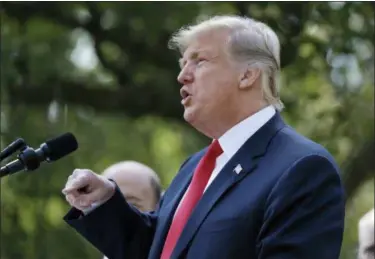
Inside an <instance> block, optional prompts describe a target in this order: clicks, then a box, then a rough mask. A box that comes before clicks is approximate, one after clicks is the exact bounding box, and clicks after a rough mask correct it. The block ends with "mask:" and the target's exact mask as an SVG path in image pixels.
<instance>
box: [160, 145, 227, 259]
mask: <svg viewBox="0 0 375 259" xmlns="http://www.w3.org/2000/svg"><path fill="white" fill-rule="evenodd" d="M222 152H223V150H222V149H221V147H220V144H219V142H218V141H217V140H214V141H213V142H212V143H211V145H210V147H209V148H208V151H207V152H206V154H205V155H204V156H203V158H202V159H201V161H200V162H199V164H198V166H197V168H196V170H195V172H194V175H193V179H192V180H191V183H190V186H189V188H188V190H187V193H186V195H185V197H184V199H183V201H182V203H181V204H180V207H179V208H178V209H177V212H176V214H175V216H174V218H173V220H172V224H171V226H170V228H169V232H168V235H167V238H166V240H165V243H164V248H163V252H162V255H161V259H170V256H171V255H172V252H173V249H174V247H175V245H176V243H177V240H178V238H179V237H180V235H181V233H182V230H183V228H184V226H185V224H186V222H187V220H188V219H189V216H190V214H191V212H192V211H193V209H194V207H195V205H196V204H197V202H198V201H199V199H200V198H201V197H202V194H203V191H204V189H205V187H206V185H207V182H208V180H209V179H210V176H211V174H212V171H213V170H214V168H215V163H216V158H217V157H218V156H219V155H220V154H221V153H222Z"/></svg>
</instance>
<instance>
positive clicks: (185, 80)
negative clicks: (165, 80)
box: [177, 66, 194, 85]
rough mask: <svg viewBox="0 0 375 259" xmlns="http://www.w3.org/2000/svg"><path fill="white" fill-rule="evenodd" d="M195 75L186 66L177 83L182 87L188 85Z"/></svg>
mask: <svg viewBox="0 0 375 259" xmlns="http://www.w3.org/2000/svg"><path fill="white" fill-rule="evenodd" d="M193 79H194V77H193V73H192V71H191V69H190V68H189V66H185V67H184V68H182V69H181V72H180V74H179V75H178V77H177V81H178V82H179V83H180V84H182V85H187V84H189V83H191V82H192V81H193Z"/></svg>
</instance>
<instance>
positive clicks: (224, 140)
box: [218, 106, 276, 158]
mask: <svg viewBox="0 0 375 259" xmlns="http://www.w3.org/2000/svg"><path fill="white" fill-rule="evenodd" d="M275 113H276V110H275V108H274V107H273V106H267V107H265V108H263V109H262V110H260V111H258V112H257V113H255V114H253V115H251V116H249V117H247V118H246V119H244V120H243V121H241V122H239V123H238V124H236V125H235V126H234V127H232V128H231V129H229V130H228V131H227V132H226V133H224V135H222V136H221V137H220V138H219V139H218V140H219V143H220V146H221V148H222V149H223V151H224V154H225V155H226V156H228V157H229V158H231V157H232V156H233V155H234V154H235V153H236V152H237V151H238V150H239V149H240V148H241V146H242V145H243V144H244V143H245V142H246V140H248V139H249V138H250V137H251V136H252V135H253V134H255V132H257V131H258V130H259V129H260V128H261V127H262V126H263V125H264V124H266V123H267V121H269V120H270V119H271V118H272V116H273V115H275Z"/></svg>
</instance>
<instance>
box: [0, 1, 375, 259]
mask: <svg viewBox="0 0 375 259" xmlns="http://www.w3.org/2000/svg"><path fill="white" fill-rule="evenodd" d="M215 14H242V15H249V16H251V17H254V18H256V19H260V20H261V21H264V22H266V23H268V24H269V25H270V26H271V27H272V28H273V29H274V30H275V31H276V32H277V34H278V35H279V37H280V40H281V43H282V55H281V60H282V67H283V74H282V81H283V89H282V99H283V101H284V103H285V104H286V109H285V110H284V111H283V116H284V118H285V119H286V121H287V122H288V123H290V124H291V125H292V126H293V127H295V128H296V129H297V130H298V131H299V132H301V133H302V134H305V135H306V136H308V137H310V138H312V139H314V140H315V141H318V142H320V143H322V144H323V145H324V146H325V147H326V148H327V149H328V150H329V151H330V152H331V153H332V154H333V155H334V156H335V158H336V159H337V161H338V162H339V164H340V166H341V168H342V175H343V180H344V183H345V188H346V191H347V196H348V197H347V216H346V229H345V238H344V243H343V248H342V255H341V258H342V259H349V258H355V257H356V249H357V221H358V219H359V218H360V217H361V216H362V215H363V214H364V213H365V212H367V211H368V210H369V209H370V208H372V207H373V206H374V171H375V170H374V163H373V159H374V156H373V154H374V125H373V120H374V43H373V39H374V5H373V4H372V3H370V2H345V3H344V2H332V3H328V2H311V3H307V2H294V3H285V2H279V3H277V2H264V3H255V2H217V3H214V2H165V3H156V2H138V3H136V2H121V3H120V2H54V3H48V2H43V3H42V2H3V3H2V5H1V148H5V146H6V145H8V144H9V143H10V142H12V141H13V140H14V139H16V138H17V137H23V138H24V139H25V140H26V141H27V142H28V144H29V145H30V146H33V147H37V145H39V144H40V143H42V142H44V141H45V140H46V139H47V138H49V137H54V136H57V135H59V134H61V133H64V132H66V131H71V132H73V133H74V134H75V135H76V137H77V138H78V141H79V144H80V148H79V150H78V151H77V152H75V153H74V154H73V155H70V156H68V157H66V158H64V159H62V160H61V161H58V162H56V163H54V164H50V165H45V166H43V167H41V168H40V169H39V170H38V171H37V172H33V173H30V174H27V173H19V174H16V175H12V176H10V177H6V178H3V179H2V181H1V247H0V248H1V259H23V258H25V259H26V258H27V259H50V258H54V259H65V258H70V259H75V258H77V259H83V258H85V259H86V258H87V259H90V258H93V259H94V258H100V255H99V253H98V252H97V251H96V250H95V249H94V248H93V247H92V246H91V245H90V244H89V243H87V242H86V241H85V240H83V239H82V238H81V237H79V236H78V235H77V234H76V233H75V232H73V230H72V229H70V228H68V227H67V225H66V224H65V223H64V222H63V221H62V217H63V216H64V214H65V213H66V211H67V209H68V205H67V203H66V202H65V200H64V198H63V196H62V195H61V189H62V187H63V186H64V184H65V181H66V179H67V177H68V175H69V174H70V173H71V172H72V171H73V170H74V169H75V168H91V169H93V170H94V171H96V172H101V171H102V170H103V169H104V168H105V167H107V166H109V165H110V164H111V163H114V162H117V161H120V160H124V159H134V160H137V161H140V162H143V163H146V164H148V165H150V166H151V167H153V168H154V169H155V170H156V171H157V172H158V173H159V175H160V177H161V180H162V184H163V187H164V188H166V187H167V186H168V184H169V183H170V181H171V179H172V178H173V176H174V175H175V173H176V171H177V170H178V168H179V165H180V164H181V163H182V162H183V160H184V159H185V158H186V157H187V156H188V155H189V154H191V153H193V152H196V151H197V150H199V149H200V148H202V147H203V146H205V145H206V144H207V143H208V141H209V140H208V139H206V138H205V137H202V136H201V135H199V134H198V133H197V132H196V131H195V130H194V129H192V128H191V127H190V126H189V125H187V124H186V123H185V122H183V120H182V107H181V106H180V104H179V101H180V97H179V85H178V84H177V81H176V76H177V73H178V65H177V55H176V53H173V52H171V51H169V50H168V49H167V40H168V38H169V36H170V35H171V33H172V32H173V31H175V30H176V29H178V28H179V27H180V26H183V25H185V24H187V23H191V22H192V21H194V20H195V19H196V18H202V17H205V16H208V15H215ZM31 174H35V175H34V176H32V175H31Z"/></svg>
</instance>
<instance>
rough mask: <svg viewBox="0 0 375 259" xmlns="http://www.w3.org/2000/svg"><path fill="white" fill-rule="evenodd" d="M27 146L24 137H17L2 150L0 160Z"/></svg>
mask: <svg viewBox="0 0 375 259" xmlns="http://www.w3.org/2000/svg"><path fill="white" fill-rule="evenodd" d="M26 147H27V145H26V142H25V140H24V139H22V138H18V139H16V140H15V141H13V142H12V143H10V144H9V145H8V146H7V147H6V148H4V149H3V150H2V151H1V152H0V162H2V161H3V160H4V159H5V158H8V157H9V156H11V155H13V154H14V153H15V152H17V151H19V150H21V151H22V150H23V149H25V148H26Z"/></svg>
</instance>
